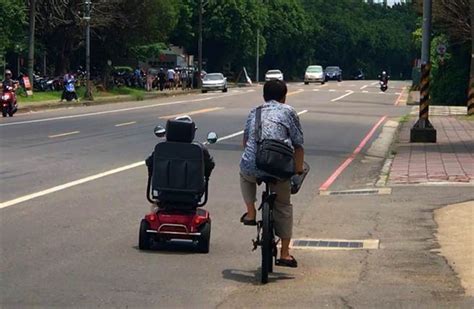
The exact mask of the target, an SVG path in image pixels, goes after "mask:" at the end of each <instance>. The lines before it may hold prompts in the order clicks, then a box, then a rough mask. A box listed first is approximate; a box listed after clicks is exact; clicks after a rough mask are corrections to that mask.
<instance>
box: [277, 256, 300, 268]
mask: <svg viewBox="0 0 474 309" xmlns="http://www.w3.org/2000/svg"><path fill="white" fill-rule="evenodd" d="M290 257H291V260H289V259H277V260H276V262H275V265H276V266H282V267H291V268H296V267H298V262H297V261H296V259H295V258H294V257H293V256H292V255H290Z"/></svg>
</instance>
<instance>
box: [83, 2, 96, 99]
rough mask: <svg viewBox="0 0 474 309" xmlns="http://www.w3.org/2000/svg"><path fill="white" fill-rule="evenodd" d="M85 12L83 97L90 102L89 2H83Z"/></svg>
mask: <svg viewBox="0 0 474 309" xmlns="http://www.w3.org/2000/svg"><path fill="white" fill-rule="evenodd" d="M84 5H85V11H84V20H85V21H86V93H85V95H84V97H85V99H86V100H90V101H92V100H93V99H94V98H93V97H92V91H91V84H90V79H91V68H90V58H91V49H90V36H91V31H90V30H91V29H90V21H91V5H92V1H91V0H84Z"/></svg>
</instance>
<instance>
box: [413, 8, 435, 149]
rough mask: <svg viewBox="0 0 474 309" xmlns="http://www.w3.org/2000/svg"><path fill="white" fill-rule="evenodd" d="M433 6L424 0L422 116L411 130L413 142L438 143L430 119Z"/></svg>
mask: <svg viewBox="0 0 474 309" xmlns="http://www.w3.org/2000/svg"><path fill="white" fill-rule="evenodd" d="M431 7H432V0H423V27H422V44H421V63H422V65H421V80H420V114H419V116H420V117H419V118H418V121H417V122H416V123H415V124H414V125H413V127H412V128H411V130H410V142H411V143H436V130H435V128H433V126H432V125H431V123H430V121H429V120H428V113H429V111H430V69H431V64H430V46H431Z"/></svg>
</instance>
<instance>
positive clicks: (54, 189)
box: [0, 161, 145, 209]
mask: <svg viewBox="0 0 474 309" xmlns="http://www.w3.org/2000/svg"><path fill="white" fill-rule="evenodd" d="M144 164H145V161H140V162H135V163H132V164H129V165H125V166H122V167H119V168H116V169H113V170H110V171H107V172H103V173H99V174H96V175H92V176H89V177H86V178H82V179H78V180H74V181H71V182H68V183H65V184H63V185H59V186H56V187H52V188H50V189H46V190H43V191H39V192H36V193H32V194H28V195H25V196H22V197H19V198H16V199H13V200H9V201H6V202H3V203H0V209H1V208H6V207H9V206H13V205H16V204H19V203H22V202H26V201H29V200H32V199H34V198H37V197H40V196H44V195H47V194H50V193H53V192H57V191H61V190H64V189H67V188H71V187H74V186H77V185H80V184H83V183H86V182H89V181H92V180H96V179H99V178H102V177H105V176H109V175H113V174H116V173H120V172H123V171H126V170H129V169H132V168H135V167H137V166H141V165H144Z"/></svg>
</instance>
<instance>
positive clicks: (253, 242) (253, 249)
mask: <svg viewBox="0 0 474 309" xmlns="http://www.w3.org/2000/svg"><path fill="white" fill-rule="evenodd" d="M252 244H253V248H252V251H255V250H257V247H258V244H259V241H258V240H254V239H252Z"/></svg>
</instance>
